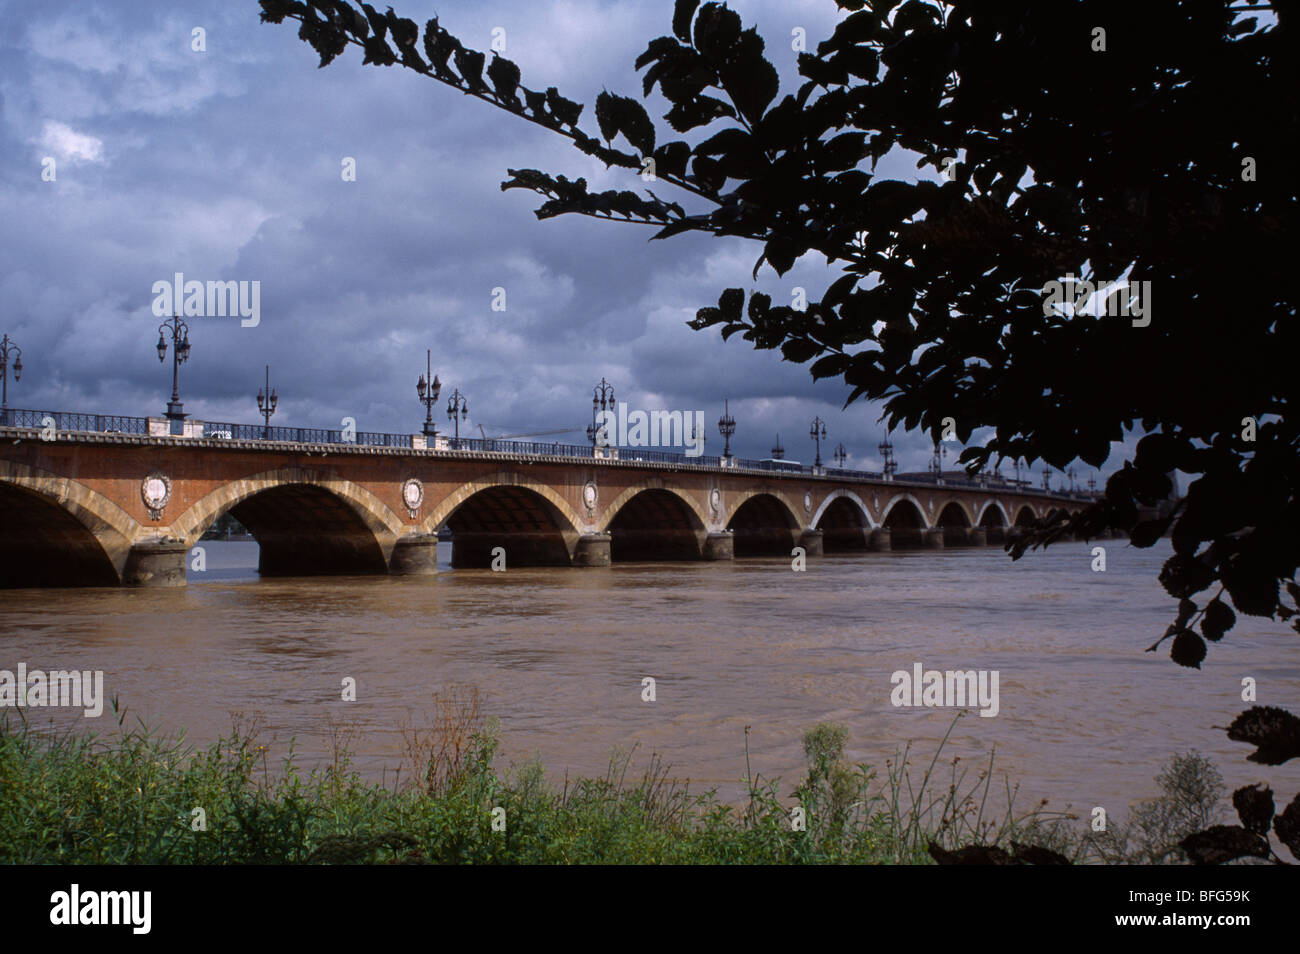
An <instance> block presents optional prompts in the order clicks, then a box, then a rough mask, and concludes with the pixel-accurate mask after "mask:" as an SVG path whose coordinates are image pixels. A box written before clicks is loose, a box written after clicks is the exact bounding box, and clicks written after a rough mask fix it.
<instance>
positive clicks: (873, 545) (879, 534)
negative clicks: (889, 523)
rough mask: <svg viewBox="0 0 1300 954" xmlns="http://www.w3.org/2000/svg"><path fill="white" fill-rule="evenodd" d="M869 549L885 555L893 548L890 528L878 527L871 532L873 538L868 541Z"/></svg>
mask: <svg viewBox="0 0 1300 954" xmlns="http://www.w3.org/2000/svg"><path fill="white" fill-rule="evenodd" d="M867 548H868V549H869V550H874V551H875V552H877V553H884V552H886V551H888V550H890V549H892V548H893V542H892V541H891V539H890V533H889V528H888V527H877V528H876V529H875V530H872V531H871V537H870V538H869V540H868V541H867Z"/></svg>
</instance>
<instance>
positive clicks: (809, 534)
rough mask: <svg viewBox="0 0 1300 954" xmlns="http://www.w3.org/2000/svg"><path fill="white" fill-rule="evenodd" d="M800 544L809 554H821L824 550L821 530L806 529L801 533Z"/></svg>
mask: <svg viewBox="0 0 1300 954" xmlns="http://www.w3.org/2000/svg"><path fill="white" fill-rule="evenodd" d="M799 546H801V547H803V549H804V553H805V554H807V555H808V556H821V555H822V553H823V552H824V549H823V542H822V531H821V530H805V531H804V532H803V533H801V534H799Z"/></svg>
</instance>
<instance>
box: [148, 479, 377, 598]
mask: <svg viewBox="0 0 1300 954" xmlns="http://www.w3.org/2000/svg"><path fill="white" fill-rule="evenodd" d="M226 512H229V513H231V514H233V515H234V517H235V519H237V520H238V521H239V522H240V523H242V524H243V525H244V526H246V527H248V529H249V530H250V531H251V532H252V534H253V536H254V537H255V538H256V540H257V542H258V544H259V545H260V548H261V556H260V559H259V565H258V572H259V573H261V574H263V575H265V576H291V575H292V576H298V575H308V574H319V573H384V572H386V571H387V569H388V559H389V557H390V556H391V555H392V552H393V547H394V545H395V544H396V542H397V539H398V537H400V536H401V535H402V532H403V527H402V523H401V520H400V519H399V518H398V517H397V515H396V514H395V513H393V511H392V510H390V509H389V508H388V506H387V505H386V504H384V502H383V501H382V500H380V499H379V498H378V497H376V496H375V495H374V494H373V493H371V492H370V491H369V490H366V489H365V488H364V487H362V486H360V485H359V484H356V483H353V482H352V481H350V480H345V479H343V478H341V477H338V476H337V475H334V474H331V473H329V472H327V471H322V470H314V469H310V468H306V467H281V468H277V469H276V470H268V471H263V472H262V473H260V474H255V475H254V476H251V477H246V478H243V479H241V480H236V481H232V482H231V483H228V484H226V485H225V486H223V487H219V488H218V489H216V490H214V491H212V492H211V493H209V494H207V495H206V496H204V497H203V498H202V499H200V500H199V501H197V502H196V503H194V504H193V505H192V506H191V507H190V508H189V509H188V510H186V511H185V512H184V513H182V514H181V515H180V516H179V517H178V518H177V519H176V520H174V521H172V531H173V533H175V535H176V536H179V537H180V538H181V539H183V540H184V541H185V542H186V544H188V545H191V546H192V545H193V544H194V543H195V542H197V541H198V539H199V538H200V537H201V536H202V535H203V532H204V531H205V530H206V529H207V528H208V527H209V526H211V524H212V522H213V521H214V520H216V519H217V517H219V516H220V515H221V514H223V513H226Z"/></svg>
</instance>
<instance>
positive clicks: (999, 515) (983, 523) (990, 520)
mask: <svg viewBox="0 0 1300 954" xmlns="http://www.w3.org/2000/svg"><path fill="white" fill-rule="evenodd" d="M975 525H976V526H979V527H1009V526H1011V516H1010V515H1009V514H1008V513H1007V508H1006V507H1004V506H1002V501H1000V500H998V499H997V498H996V497H993V498H990V499H988V500H986V501H984V505H983V506H982V507H980V512H979V517H978V518H976V520H975Z"/></svg>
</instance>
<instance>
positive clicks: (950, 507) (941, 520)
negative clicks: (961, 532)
mask: <svg viewBox="0 0 1300 954" xmlns="http://www.w3.org/2000/svg"><path fill="white" fill-rule="evenodd" d="M934 524H935V526H937V527H973V526H975V518H974V517H973V516H972V515H971V512H970V508H969V507H967V506H966V504H965V503H964V502H963V501H962V500H960V499H959V498H957V497H951V498H949V499H948V500H945V501H943V503H942V504H940V505H939V515H938V516H937V517H935V519H934Z"/></svg>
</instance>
